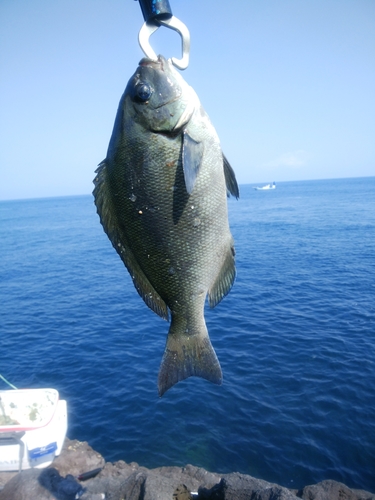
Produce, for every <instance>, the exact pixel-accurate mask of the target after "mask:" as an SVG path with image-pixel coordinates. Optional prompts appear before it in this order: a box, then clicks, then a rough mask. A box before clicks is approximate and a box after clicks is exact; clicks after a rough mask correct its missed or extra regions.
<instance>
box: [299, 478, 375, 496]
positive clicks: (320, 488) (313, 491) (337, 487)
mask: <svg viewBox="0 0 375 500" xmlns="http://www.w3.org/2000/svg"><path fill="white" fill-rule="evenodd" d="M297 496H299V497H300V498H303V500H360V499H361V500H364V499H367V500H370V499H371V500H375V495H373V494H371V493H368V492H365V491H361V490H351V489H350V488H348V487H347V486H345V484H342V483H339V482H337V481H332V480H326V481H322V482H321V483H317V484H313V485H311V486H305V487H304V488H303V489H302V490H299V491H298V493H297Z"/></svg>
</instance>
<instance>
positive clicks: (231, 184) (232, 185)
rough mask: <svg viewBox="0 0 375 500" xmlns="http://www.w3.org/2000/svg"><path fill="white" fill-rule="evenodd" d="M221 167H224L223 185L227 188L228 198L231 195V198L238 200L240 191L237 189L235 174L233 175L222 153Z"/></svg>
mask: <svg viewBox="0 0 375 500" xmlns="http://www.w3.org/2000/svg"><path fill="white" fill-rule="evenodd" d="M223 167H224V177H225V184H226V186H227V191H228V196H229V195H230V194H231V195H232V196H235V197H236V198H237V199H238V198H239V197H240V190H239V188H238V184H237V180H236V174H235V173H234V170H233V168H232V167H231V166H230V163H229V161H228V160H227V159H226V157H225V155H224V153H223Z"/></svg>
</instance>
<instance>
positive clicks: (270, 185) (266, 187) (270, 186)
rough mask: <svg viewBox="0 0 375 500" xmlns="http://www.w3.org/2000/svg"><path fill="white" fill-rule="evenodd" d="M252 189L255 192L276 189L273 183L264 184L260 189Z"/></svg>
mask: <svg viewBox="0 0 375 500" xmlns="http://www.w3.org/2000/svg"><path fill="white" fill-rule="evenodd" d="M254 189H255V190H256V191H265V190H268V189H276V184H275V183H274V182H273V183H272V184H266V185H265V186H262V187H259V186H257V187H255V188H254Z"/></svg>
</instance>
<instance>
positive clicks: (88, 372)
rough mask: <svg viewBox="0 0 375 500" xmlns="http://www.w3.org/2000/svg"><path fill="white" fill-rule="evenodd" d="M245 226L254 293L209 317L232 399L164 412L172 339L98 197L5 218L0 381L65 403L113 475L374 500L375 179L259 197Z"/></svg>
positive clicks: (6, 210)
mask: <svg viewBox="0 0 375 500" xmlns="http://www.w3.org/2000/svg"><path fill="white" fill-rule="evenodd" d="M229 214H230V222H231V228H232V233H233V236H234V238H235V241H236V251H237V256H236V258H237V272H238V275H237V280H236V283H235V285H234V287H233V289H232V291H231V293H230V294H229V295H228V296H227V297H226V298H225V299H224V300H223V301H222V302H221V303H220V304H219V305H218V306H217V307H216V308H215V309H214V310H210V309H209V308H207V310H206V320H207V326H208V330H209V333H210V337H211V340H212V343H213V345H214V348H215V350H216V352H217V355H218V357H219V360H220V362H221V365H222V369H223V374H224V382H223V385H222V386H220V387H219V386H215V385H213V384H210V383H209V382H207V381H204V380H201V379H198V378H190V379H188V380H186V381H183V382H181V383H179V384H177V385H176V386H175V387H173V388H172V389H171V390H169V391H168V392H167V393H166V394H165V395H164V396H163V397H162V398H159V397H158V395H157V387H156V381H157V374H158V369H159V364H160V361H161V357H162V353H163V350H164V345H165V339H166V333H167V330H168V324H167V323H166V322H165V321H163V320H162V319H160V318H159V317H158V316H156V315H155V314H154V313H153V312H151V311H150V310H149V309H148V308H147V307H146V306H145V304H144V303H143V301H142V300H141V299H140V297H139V296H138V294H137V293H136V291H135V289H134V288H133V285H132V281H131V279H130V277H129V275H128V273H127V271H126V269H125V267H124V266H123V264H122V263H121V261H120V259H119V257H118V256H117V254H116V253H115V251H114V250H113V248H112V246H111V244H110V242H109V240H108V239H107V237H106V235H105V234H104V232H103V230H102V228H101V226H100V224H99V218H98V216H97V215H96V212H95V207H94V205H93V199H92V197H91V196H82V197H67V198H51V199H33V200H22V201H6V202H0V241H1V246H0V312H1V322H0V373H1V374H2V375H3V376H4V377H6V378H7V379H8V380H9V381H11V382H12V383H13V384H14V385H16V386H17V387H19V388H21V387H54V388H56V389H58V390H59V392H60V396H61V397H62V398H64V399H66V400H67V402H68V410H69V430H68V436H69V437H70V438H77V439H79V440H87V441H88V442H89V443H90V444H91V445H92V446H93V447H94V448H95V449H96V450H97V451H99V452H100V453H102V454H103V455H104V457H105V458H106V459H107V460H110V461H115V460H119V459H124V460H126V461H127V462H131V461H136V462H138V463H140V464H141V465H144V466H146V467H158V466H162V465H181V466H182V465H186V464H187V463H191V464H194V465H197V466H202V467H204V468H206V469H208V470H210V471H215V472H218V473H227V472H232V471H239V472H242V473H246V474H250V475H252V476H255V477H258V478H262V479H265V480H268V481H271V482H276V483H279V484H282V485H284V486H287V487H291V488H299V487H302V486H304V485H307V484H312V483H316V482H318V481H321V480H324V479H335V480H337V481H341V482H344V483H345V484H347V485H348V486H350V487H355V488H363V489H367V490H369V491H372V492H375V177H372V178H357V179H342V180H324V181H309V182H288V183H279V184H278V185H277V189H276V190H273V191H266V192H259V191H255V190H253V189H252V187H251V186H242V187H241V198H240V200H239V201H236V200H229ZM0 382H1V381H0ZM0 388H1V389H6V388H7V386H6V385H5V384H4V383H3V382H1V384H0Z"/></svg>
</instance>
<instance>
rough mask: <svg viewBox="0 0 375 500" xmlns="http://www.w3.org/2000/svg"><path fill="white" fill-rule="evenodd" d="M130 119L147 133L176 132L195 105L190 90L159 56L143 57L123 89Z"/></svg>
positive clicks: (185, 122)
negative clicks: (154, 58) (155, 59)
mask: <svg viewBox="0 0 375 500" xmlns="http://www.w3.org/2000/svg"><path fill="white" fill-rule="evenodd" d="M125 103H126V106H129V109H130V110H131V115H132V118H133V119H134V120H135V121H136V122H137V123H139V124H141V125H142V126H143V127H145V128H146V129H147V130H150V131H152V132H159V133H160V132H161V133H177V132H179V131H180V130H182V128H183V127H184V126H186V124H187V123H188V122H189V120H190V118H191V116H192V115H193V112H194V109H196V107H197V105H198V104H199V100H198V97H197V96H196V94H195V92H194V90H193V89H192V88H191V87H190V86H189V85H188V84H187V83H186V82H185V80H184V79H183V78H182V77H181V75H180V74H179V73H178V72H177V70H176V69H174V67H173V66H172V64H171V63H170V62H168V61H167V60H166V59H165V58H164V57H163V56H159V57H158V60H157V61H152V60H151V59H147V58H143V59H142V60H141V61H140V63H139V66H138V68H137V70H136V72H135V73H134V75H133V76H132V77H131V79H130V80H129V82H128V85H127V87H126V89H125Z"/></svg>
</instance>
